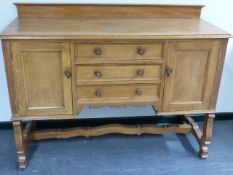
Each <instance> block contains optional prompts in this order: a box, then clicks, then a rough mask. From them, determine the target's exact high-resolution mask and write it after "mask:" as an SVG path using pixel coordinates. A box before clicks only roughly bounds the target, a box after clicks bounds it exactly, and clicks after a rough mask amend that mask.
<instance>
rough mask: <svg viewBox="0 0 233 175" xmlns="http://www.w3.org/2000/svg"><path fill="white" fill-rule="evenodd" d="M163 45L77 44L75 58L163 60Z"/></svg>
mask: <svg viewBox="0 0 233 175" xmlns="http://www.w3.org/2000/svg"><path fill="white" fill-rule="evenodd" d="M162 48H163V45H162V43H155V44H76V45H75V57H76V59H78V60H83V59H84V60H85V59H90V58H93V59H95V58H96V59H101V58H112V59H122V60H125V59H161V58H162Z"/></svg>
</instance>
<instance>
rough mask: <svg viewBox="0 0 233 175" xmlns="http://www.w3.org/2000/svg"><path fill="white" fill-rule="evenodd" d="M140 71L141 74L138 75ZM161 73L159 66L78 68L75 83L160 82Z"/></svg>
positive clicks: (95, 66)
mask: <svg viewBox="0 0 233 175" xmlns="http://www.w3.org/2000/svg"><path fill="white" fill-rule="evenodd" d="M140 71H141V72H143V73H142V74H140ZM161 71H162V67H161V65H116V64H114V65H106V66H102V65H94V66H78V67H77V68H76V78H77V80H76V82H77V84H79V83H84V82H86V83H87V82H89V81H92V82H95V81H97V82H100V81H102V82H104V81H119V80H160V79H161V78H160V76H161ZM96 74H97V75H96Z"/></svg>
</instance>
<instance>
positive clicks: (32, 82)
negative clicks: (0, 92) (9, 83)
mask: <svg viewBox="0 0 233 175" xmlns="http://www.w3.org/2000/svg"><path fill="white" fill-rule="evenodd" d="M11 51H12V57H13V71H14V81H15V85H14V86H15V91H16V97H17V104H18V113H19V114H20V115H56V114H72V91H71V77H70V76H71V73H70V72H71V70H70V69H71V65H70V64H71V63H70V62H71V58H70V45H69V44H68V43H53V42H48V41H43V42H41V41H30V42H29V41H13V42H12V43H11Z"/></svg>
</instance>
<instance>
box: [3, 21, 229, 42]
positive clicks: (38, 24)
mask: <svg viewBox="0 0 233 175" xmlns="http://www.w3.org/2000/svg"><path fill="white" fill-rule="evenodd" d="M0 36H1V38H3V39H70V40H75V39H85V40H87V39H101V40H105V39H115V40H119V39H120V40H122V39H128V40H130V39H143V40H145V39H197V38H202V39H203V38H229V37H231V35H230V34H229V33H227V32H225V31H223V30H221V29H219V28H217V27H216V26H213V25H212V24H209V23H208V22H206V21H204V20H201V19H186V18H143V17H140V18H126V17H125V18H98V19H95V18H20V19H15V20H14V21H13V22H12V23H11V24H10V25H9V26H8V27H7V28H6V29H5V30H4V31H3V32H2V33H0Z"/></svg>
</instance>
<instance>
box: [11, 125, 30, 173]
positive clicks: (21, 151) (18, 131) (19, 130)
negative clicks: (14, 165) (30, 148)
mask: <svg viewBox="0 0 233 175" xmlns="http://www.w3.org/2000/svg"><path fill="white" fill-rule="evenodd" d="M13 126H14V133H15V143H16V150H17V154H18V166H19V168H20V169H24V168H26V166H27V156H26V143H25V138H24V134H23V126H22V121H13Z"/></svg>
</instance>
